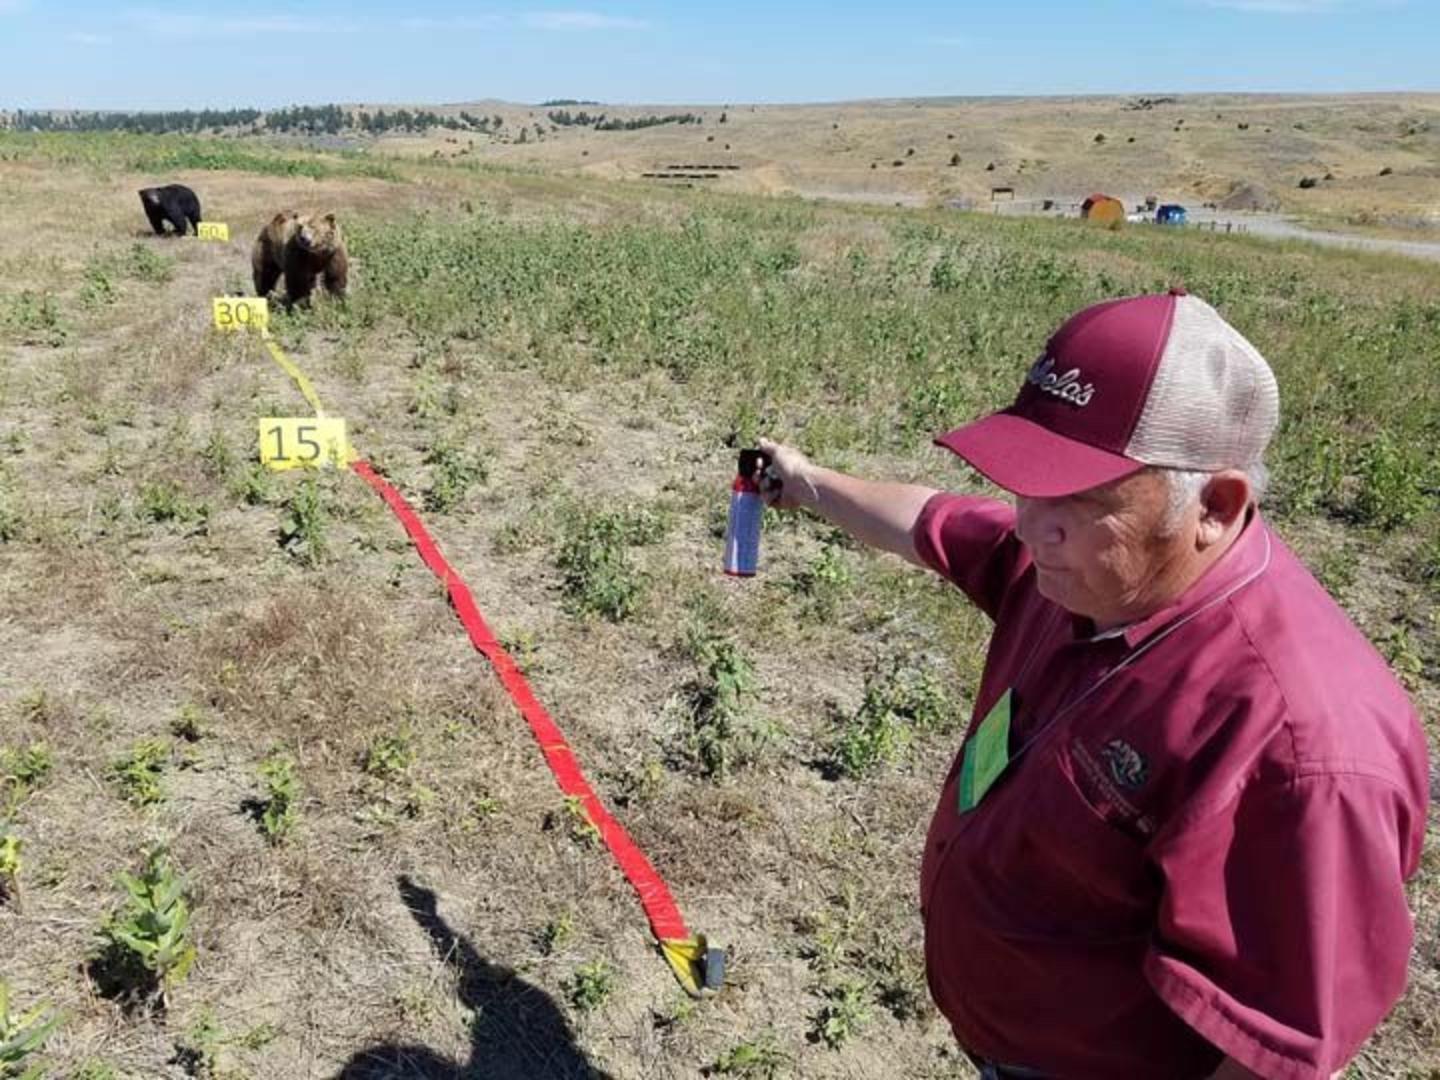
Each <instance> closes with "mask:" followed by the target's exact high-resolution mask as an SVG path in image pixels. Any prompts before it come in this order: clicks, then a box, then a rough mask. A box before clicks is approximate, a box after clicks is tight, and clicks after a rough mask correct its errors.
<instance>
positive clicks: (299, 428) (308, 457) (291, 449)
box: [260, 416, 354, 470]
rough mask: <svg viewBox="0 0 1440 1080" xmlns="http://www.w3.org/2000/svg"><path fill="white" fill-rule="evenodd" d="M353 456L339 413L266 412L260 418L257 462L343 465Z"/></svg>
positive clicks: (305, 466) (277, 466)
mask: <svg viewBox="0 0 1440 1080" xmlns="http://www.w3.org/2000/svg"><path fill="white" fill-rule="evenodd" d="M353 457H354V454H353V453H352V452H351V450H350V440H349V438H348V437H347V436H346V434H345V421H344V419H343V418H342V417H339V416H266V417H263V418H262V419H261V421H260V464H262V465H264V466H265V467H266V468H270V469H277V470H279V469H322V468H324V467H326V466H327V465H333V466H335V467H336V468H345V467H346V466H348V465H349V464H350V462H351V460H352V459H353Z"/></svg>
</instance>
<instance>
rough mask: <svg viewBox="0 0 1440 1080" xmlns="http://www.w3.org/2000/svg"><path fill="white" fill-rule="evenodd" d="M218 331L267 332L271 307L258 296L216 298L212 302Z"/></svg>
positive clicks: (211, 305)
mask: <svg viewBox="0 0 1440 1080" xmlns="http://www.w3.org/2000/svg"><path fill="white" fill-rule="evenodd" d="M210 307H211V312H212V314H213V315H214V316H215V329H216V330H266V329H268V328H269V326H270V305H269V303H268V302H266V301H265V300H264V299H263V298H262V297H258V296H216V297H214V298H212V299H211V301H210Z"/></svg>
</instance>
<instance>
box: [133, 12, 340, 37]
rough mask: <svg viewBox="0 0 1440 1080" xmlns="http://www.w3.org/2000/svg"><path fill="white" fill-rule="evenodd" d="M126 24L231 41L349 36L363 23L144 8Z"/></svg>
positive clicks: (148, 30) (154, 33)
mask: <svg viewBox="0 0 1440 1080" xmlns="http://www.w3.org/2000/svg"><path fill="white" fill-rule="evenodd" d="M125 21H126V22H127V23H129V24H130V25H131V26H133V27H135V28H136V29H138V30H140V31H141V32H142V33H146V34H149V35H151V36H153V37H172V38H228V37H253V36H256V35H260V34H350V33H355V32H356V31H358V30H360V29H361V28H362V27H361V24H360V23H357V22H355V21H354V20H350V19H324V18H308V17H304V16H298V15H260V14H256V15H240V16H235V15H197V14H194V13H193V12H178V11H158V10H155V9H151V8H141V9H136V10H133V11H127V12H126V13H125Z"/></svg>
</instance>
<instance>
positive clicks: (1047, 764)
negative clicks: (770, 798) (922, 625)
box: [914, 495, 1427, 1080]
mask: <svg viewBox="0 0 1440 1080" xmlns="http://www.w3.org/2000/svg"><path fill="white" fill-rule="evenodd" d="M914 539H915V545H916V549H917V551H918V552H919V554H920V556H921V558H922V559H923V560H924V561H925V562H927V563H928V564H929V565H930V566H932V567H933V568H934V569H935V570H937V571H938V572H939V573H941V574H942V575H944V576H945V577H947V578H948V579H949V580H950V581H952V582H954V583H955V584H956V585H957V586H959V587H960V588H961V589H962V590H964V592H965V593H966V594H967V595H968V596H969V597H970V599H971V600H973V601H974V602H975V603H976V604H977V605H979V606H980V607H981V608H982V609H983V610H984V611H985V612H986V613H987V614H989V615H990V616H991V617H992V618H993V619H994V621H995V632H994V636H993V638H992V640H991V644H990V651H989V655H988V657H987V659H986V664H985V673H984V676H983V678H982V680H981V684H980V688H979V692H978V693H977V695H976V702H975V710H974V715H973V717H972V720H971V732H972V733H973V731H974V729H975V724H976V721H977V720H978V719H979V718H981V717H983V716H985V714H986V713H987V712H988V711H989V710H990V708H991V707H992V706H993V705H994V703H995V702H996V701H997V700H998V699H999V697H1000V696H1001V695H1002V694H1003V693H1004V692H1005V690H1006V689H1013V691H1014V695H1013V704H1012V719H1011V734H1010V753H1011V755H1012V758H1014V759H1013V760H1012V761H1011V762H1010V764H1009V766H1008V767H1007V768H1006V770H1005V772H1004V773H1003V774H1002V775H1001V776H1000V778H999V779H998V780H997V781H996V782H995V785H994V786H993V787H992V788H991V789H990V790H989V791H988V792H987V793H986V795H985V797H984V799H983V800H982V801H981V803H980V805H979V806H978V807H976V808H975V809H974V810H971V811H970V812H968V813H965V814H962V813H960V812H959V810H958V808H957V791H956V781H957V775H958V771H959V770H958V765H959V761H960V759H959V757H958V756H957V758H956V765H955V766H954V767H952V768H951V770H950V776H949V778H948V779H947V781H946V784H945V788H944V790H943V791H942V792H941V795H940V801H939V805H938V806H937V807H936V810H935V817H934V820H933V821H932V823H931V826H930V832H929V836H928V838H927V841H926V847H925V855H924V860H923V865H922V868H921V886H920V902H921V908H922V911H923V914H924V920H925V955H926V968H927V972H928V977H929V981H930V989H931V993H932V994H933V996H934V998H935V1001H936V1003H937V1004H938V1005H939V1007H940V1009H941V1011H942V1012H944V1014H945V1015H946V1017H948V1018H949V1020H950V1022H951V1024H952V1026H953V1027H954V1030H955V1034H956V1037H957V1038H958V1039H959V1040H960V1042H961V1043H962V1044H963V1045H964V1046H965V1047H966V1048H967V1049H969V1050H970V1051H972V1052H974V1053H977V1054H980V1055H982V1056H984V1057H986V1058H989V1059H992V1060H995V1061H999V1062H1003V1063H1008V1064H1014V1065H1019V1066H1025V1067H1028V1068H1032V1069H1038V1070H1041V1071H1043V1072H1046V1073H1049V1074H1052V1075H1055V1076H1057V1077H1063V1078H1065V1080H1085V1078H1095V1080H1102V1078H1103V1080H1124V1078H1127V1077H1136V1078H1140V1077H1145V1078H1153V1077H1163V1078H1167V1080H1171V1078H1174V1080H1184V1078H1188V1077H1204V1076H1207V1075H1209V1073H1210V1072H1211V1071H1213V1070H1214V1069H1215V1068H1216V1067H1217V1066H1218V1065H1219V1063H1220V1060H1221V1058H1222V1056H1224V1055H1228V1056H1230V1057H1232V1058H1234V1059H1235V1060H1237V1061H1238V1062H1240V1063H1241V1064H1242V1065H1244V1066H1246V1067H1247V1068H1249V1069H1251V1070H1252V1071H1254V1072H1256V1073H1258V1074H1259V1075H1261V1076H1263V1077H1270V1078H1280V1077H1295V1078H1302V1077H1303V1078H1312V1077H1313V1078H1322V1077H1328V1076H1329V1075H1330V1074H1331V1072H1333V1071H1334V1070H1335V1069H1337V1068H1339V1067H1340V1065H1341V1064H1343V1063H1344V1062H1345V1061H1346V1060H1347V1059H1348V1058H1350V1056H1351V1055H1352V1054H1353V1053H1354V1052H1355V1051H1356V1049H1357V1048H1358V1047H1359V1046H1360V1044H1361V1043H1362V1042H1363V1041H1364V1039H1365V1038H1366V1036H1368V1035H1369V1034H1370V1032H1371V1031H1372V1030H1373V1029H1374V1027H1375V1026H1376V1025H1377V1024H1378V1023H1379V1021H1380V1020H1381V1018H1382V1017H1383V1016H1384V1015H1385V1013H1386V1012H1387V1011H1388V1010H1389V1009H1390V1007H1391V1006H1392V1005H1393V1004H1394V1003H1395V1001H1396V999H1397V998H1399V996H1400V994H1401V992H1402V991H1403V989H1404V985H1405V972H1406V961H1407V957H1408V953H1409V950H1410V945H1411V938H1412V933H1413V931H1412V922H1411V918H1410V914H1409V910H1408V908H1407V907H1406V901H1405V893H1404V889H1403V882H1404V880H1405V879H1406V878H1407V877H1409V876H1411V875H1412V874H1413V873H1414V872H1415V870H1416V868H1417V866H1418V864H1419V858H1420V845H1421V840H1422V838H1423V834H1424V830H1425V806H1426V786H1427V755H1426V746H1425V739H1424V736H1423V734H1422V733H1421V730H1420V726H1419V723H1418V718H1417V717H1416V715H1415V711H1414V709H1413V707H1412V706H1411V704H1410V702H1409V700H1408V699H1407V698H1406V696H1405V693H1404V692H1403V690H1402V689H1401V688H1400V686H1399V685H1398V684H1397V682H1396V681H1395V679H1394V678H1393V677H1392V675H1391V674H1390V671H1389V669H1388V668H1387V667H1386V665H1385V663H1384V661H1383V660H1382V659H1381V658H1380V656H1379V655H1378V654H1377V653H1376V652H1375V650H1374V649H1373V648H1371V646H1370V644H1369V643H1368V642H1367V641H1366V640H1365V639H1364V637H1363V636H1362V635H1361V634H1360V633H1359V632H1358V631H1357V630H1356V629H1355V627H1354V626H1353V625H1352V624H1351V623H1350V621H1349V620H1348V619H1347V618H1346V616H1345V614H1344V613H1343V612H1342V611H1341V610H1340V609H1339V607H1337V605H1336V604H1335V603H1334V601H1333V600H1331V598H1330V597H1329V596H1328V595H1327V594H1326V592H1325V591H1324V589H1322V588H1321V587H1320V585H1319V584H1318V583H1317V582H1316V581H1315V580H1314V578H1312V577H1311V576H1310V574H1309V573H1308V572H1307V571H1306V570H1305V568H1304V567H1303V566H1302V565H1301V564H1300V562H1299V560H1297V559H1296V558H1295V557H1294V555H1292V554H1291V553H1290V551H1289V550H1288V549H1287V548H1286V547H1285V545H1284V544H1283V543H1282V542H1281V541H1280V539H1279V538H1278V537H1277V536H1275V535H1274V533H1272V532H1271V531H1270V530H1269V529H1268V528H1267V527H1266V525H1265V523H1264V522H1263V521H1262V520H1261V519H1260V518H1259V516H1258V515H1256V516H1255V517H1253V518H1252V519H1251V521H1250V522H1249V523H1248V525H1247V526H1246V528H1245V530H1244V531H1243V532H1242V533H1241V535H1240V537H1239V538H1238V539H1237V540H1236V542H1235V544H1234V545H1233V546H1232V547H1231V549H1230V550H1229V551H1227V552H1226V553H1225V555H1224V556H1223V557H1222V558H1221V560H1220V561H1219V562H1218V563H1216V564H1215V565H1214V566H1212V567H1211V569H1210V570H1209V571H1208V572H1207V573H1206V574H1205V575H1204V576H1203V577H1202V578H1201V579H1200V580H1199V581H1198V582H1196V583H1195V584H1194V585H1193V586H1192V587H1191V588H1190V589H1189V591H1187V592H1186V593H1185V595H1184V596H1182V597H1181V598H1180V599H1179V600H1178V601H1177V602H1176V603H1175V604H1174V605H1173V606H1172V607H1170V608H1167V609H1166V610H1164V611H1160V612H1157V613H1156V614H1154V615H1153V616H1151V617H1149V618H1147V619H1145V620H1143V621H1142V622H1139V623H1135V624H1132V625H1131V626H1129V627H1126V628H1125V629H1123V630H1121V631H1117V632H1113V633H1110V634H1105V635H1099V636H1096V635H1095V634H1094V631H1093V627H1092V626H1091V625H1090V624H1089V623H1088V621H1086V620H1083V619H1078V618H1075V617H1073V616H1071V615H1069V614H1068V613H1067V612H1065V611H1063V610H1061V609H1060V608H1058V607H1057V606H1056V605H1055V604H1052V603H1051V602H1050V601H1048V600H1046V599H1045V598H1044V597H1042V596H1041V595H1040V594H1039V592H1038V591H1037V590H1036V586H1035V573H1034V570H1033V568H1032V566H1031V562H1030V557H1029V555H1028V553H1027V552H1026V550H1025V548H1024V547H1023V545H1021V544H1020V542H1019V541H1018V540H1017V539H1016V536H1015V532H1014V511H1013V510H1012V509H1011V508H1010V507H1008V506H1006V505H1004V504H1002V503H997V502H993V501H990V500H986V499H978V498H968V497H961V496H954V495H937V496H935V497H933V498H932V499H931V500H930V502H929V503H928V504H927V505H926V507H925V509H924V511H923V512H922V513H921V515H920V518H919V521H918V522H917V523H916V527H915V533H914ZM1017 753H1018V755H1019V756H1018V758H1016V757H1014V755H1016V754H1017Z"/></svg>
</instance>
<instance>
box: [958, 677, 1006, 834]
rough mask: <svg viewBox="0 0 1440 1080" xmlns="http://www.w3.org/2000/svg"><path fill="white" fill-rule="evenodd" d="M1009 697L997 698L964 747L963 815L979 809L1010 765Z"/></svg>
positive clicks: (960, 787) (961, 795) (961, 805)
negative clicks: (1006, 767) (986, 794)
mask: <svg viewBox="0 0 1440 1080" xmlns="http://www.w3.org/2000/svg"><path fill="white" fill-rule="evenodd" d="M1010 696H1011V693H1010V691H1009V690H1006V691H1005V693H1003V694H1001V695H1000V700H999V701H997V702H995V704H994V706H993V707H992V708H991V709H990V711H989V712H988V713H987V714H986V715H985V719H984V720H981V721H980V727H979V728H977V729H976V731H975V734H974V735H973V736H971V738H970V741H969V742H968V743H966V744H965V757H964V759H963V760H962V761H961V763H960V784H959V791H960V813H962V814H965V813H968V812H969V811H971V810H974V809H975V807H977V806H979V805H980V800H981V799H983V798H984V797H985V793H986V792H987V791H989V790H990V788H991V785H993V784H994V783H995V781H996V780H998V779H1000V774H1001V773H1003V772H1004V771H1005V766H1006V765H1009V764H1010Z"/></svg>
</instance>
